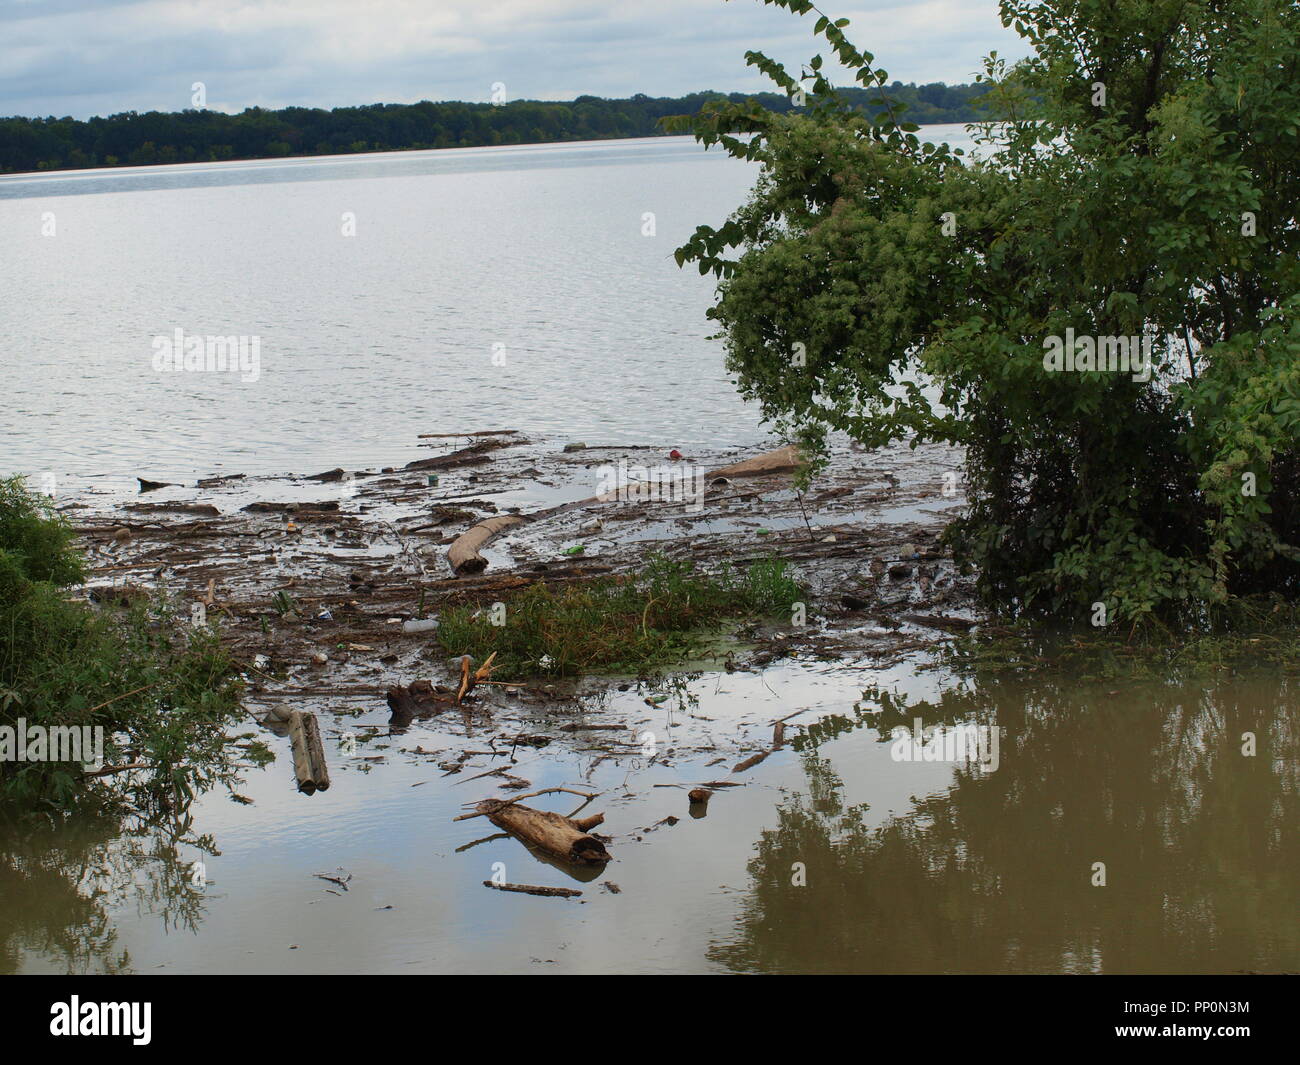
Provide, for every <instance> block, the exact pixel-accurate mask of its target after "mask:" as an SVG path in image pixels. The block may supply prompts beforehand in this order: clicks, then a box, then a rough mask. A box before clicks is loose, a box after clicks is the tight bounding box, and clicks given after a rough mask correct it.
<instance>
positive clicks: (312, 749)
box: [289, 710, 330, 795]
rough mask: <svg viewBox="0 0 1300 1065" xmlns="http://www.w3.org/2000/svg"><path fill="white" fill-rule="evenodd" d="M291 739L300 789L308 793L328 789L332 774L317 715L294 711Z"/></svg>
mask: <svg viewBox="0 0 1300 1065" xmlns="http://www.w3.org/2000/svg"><path fill="white" fill-rule="evenodd" d="M289 739H290V741H291V742H292V743H293V772H294V775H295V776H296V777H297V778H298V790H299V791H302V792H306V793H307V794H308V795H310V794H312V793H313V792H316V791H328V790H329V786H330V774H329V769H328V768H327V767H326V765H325V747H324V745H323V744H322V743H321V738H320V726H318V725H317V724H316V715H315V714H311V713H304V712H303V711H302V710H295V711H293V712H292V713H291V714H290V715H289Z"/></svg>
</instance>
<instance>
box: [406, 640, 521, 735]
mask: <svg viewBox="0 0 1300 1065" xmlns="http://www.w3.org/2000/svg"><path fill="white" fill-rule="evenodd" d="M496 656H497V653H496V652H495V651H493V652H492V653H491V654H490V655H488V656H487V660H486V661H484V663H483V664H482V665H481V666H479V667H478V669H475V670H472V671H471V669H470V657H469V655H461V658H460V684H459V686H458V688H457V689H456V690H455V691H452V690H451V689H450V688H444V687H443V686H442V685H441V684H433V683H432V682H430V681H427V680H416V681H412V682H411V683H410V684H408V685H406V686H403V685H401V684H397V685H394V686H393V687H391V688H389V689H388V691H387V692H386V693H385V696H386V698H387V700H388V709H389V710H391V711H392V713H393V716H392V717H391V718H389V721H388V724H389V725H390V726H393V727H395V728H406V726H407V725H409V724H410V723H411V722H412V721H414V720H415V719H416V718H417V717H430V716H432V715H433V714H440V713H442V711H444V710H448V709H450V708H451V707H453V706H459V705H460V703H461V700H462V699H464V698H465V696H466V695H468V694H469V693H470V692H472V691H473V690H474V689H475V688H477V687H478V686H479V685H480V684H485V683H487V681H488V679H489V678H490V677H491V676H492V660H493V659H494V658H496Z"/></svg>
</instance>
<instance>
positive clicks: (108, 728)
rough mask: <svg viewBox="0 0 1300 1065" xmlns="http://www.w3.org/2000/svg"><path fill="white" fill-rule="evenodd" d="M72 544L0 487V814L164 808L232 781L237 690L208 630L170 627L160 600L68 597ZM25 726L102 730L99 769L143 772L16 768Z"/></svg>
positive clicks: (53, 520)
mask: <svg viewBox="0 0 1300 1065" xmlns="http://www.w3.org/2000/svg"><path fill="white" fill-rule="evenodd" d="M74 540H75V534H74V532H73V531H72V529H71V528H70V527H69V526H68V524H67V523H66V521H64V520H63V519H62V518H61V517H59V516H58V515H56V514H55V513H54V511H53V508H52V507H51V505H50V503H49V501H48V500H45V499H44V498H41V497H36V496H34V495H32V494H31V493H29V492H28V491H27V489H26V488H25V486H24V485H23V482H22V480H21V479H20V478H16V477H15V478H10V479H7V480H0V812H3V813H5V814H14V813H22V812H32V811H47V812H54V811H67V810H71V809H74V808H80V807H84V806H86V805H89V804H104V803H108V804H110V805H112V804H122V805H129V806H131V807H134V808H145V807H154V808H157V807H166V806H174V805H177V804H181V803H184V802H185V801H187V800H188V799H189V798H192V797H193V795H194V794H196V793H197V792H198V791H200V790H202V789H204V788H205V787H208V786H210V785H211V784H212V783H214V782H216V781H217V780H222V779H224V780H227V781H228V780H232V779H233V778H234V775H235V765H234V762H233V759H231V758H229V757H228V756H227V735H226V727H227V725H228V724H229V722H230V721H231V720H232V719H233V716H234V714H235V712H236V711H237V709H238V684H237V682H236V680H235V677H234V669H233V665H232V663H231V661H230V660H229V658H228V657H227V656H226V654H225V653H224V651H223V650H222V649H221V646H220V643H219V636H218V634H217V633H216V632H215V631H214V630H211V629H206V628H192V627H189V626H186V625H182V624H180V623H178V621H177V620H176V619H175V618H174V617H173V616H172V613H171V611H170V608H169V606H168V604H167V603H166V601H165V600H163V599H157V600H155V601H153V602H138V603H136V604H135V605H134V606H133V607H132V608H131V609H130V610H127V611H113V610H107V609H106V610H100V609H97V608H95V607H93V606H91V605H90V604H88V603H85V602H82V601H79V600H76V599H73V598H70V596H69V591H70V589H71V588H72V587H74V586H75V585H78V584H80V583H81V582H82V581H83V580H84V578H85V563H84V560H83V559H82V557H81V556H80V554H79V553H78V552H77V550H76V548H75V545H74ZM34 727H39V728H41V729H44V730H50V729H55V728H59V729H69V728H71V729H82V728H87V727H88V728H90V729H92V730H93V729H95V728H102V729H103V759H104V762H105V763H106V764H107V765H110V766H116V765H122V764H140V765H143V766H146V767H147V769H146V770H144V771H141V772H132V773H126V774H120V775H117V774H114V775H109V776H103V777H92V776H88V775H87V773H86V772H85V769H84V767H83V765H82V764H81V763H78V762H76V761H68V760H63V761H53V760H50V761H47V760H37V761H33V760H29V759H26V758H24V759H21V760H20V759H18V758H17V757H16V753H17V752H16V737H17V733H18V730H19V729H20V728H22V729H25V730H31V729H33V728H34ZM29 734H30V733H29Z"/></svg>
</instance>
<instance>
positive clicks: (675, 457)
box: [668, 448, 682, 462]
mask: <svg viewBox="0 0 1300 1065" xmlns="http://www.w3.org/2000/svg"><path fill="white" fill-rule="evenodd" d="M668 457H669V458H670V459H672V460H673V461H674V462H676V461H677V460H678V459H680V458H681V457H682V453H681V452H680V451H678V450H677V449H676V448H673V449H672V450H671V451H670V452H668Z"/></svg>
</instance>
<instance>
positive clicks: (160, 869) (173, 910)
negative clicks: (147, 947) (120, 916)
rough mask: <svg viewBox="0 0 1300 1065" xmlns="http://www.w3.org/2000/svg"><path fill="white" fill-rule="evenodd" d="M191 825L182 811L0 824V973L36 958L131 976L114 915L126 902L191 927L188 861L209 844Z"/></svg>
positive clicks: (199, 902)
mask: <svg viewBox="0 0 1300 1065" xmlns="http://www.w3.org/2000/svg"><path fill="white" fill-rule="evenodd" d="M189 829H190V822H189V816H188V811H187V810H186V809H182V810H179V811H173V812H171V813H169V814H165V815H159V816H157V817H154V818H148V819H146V818H143V817H140V816H138V815H128V816H111V815H107V814H105V815H83V816H79V817H77V818H75V819H68V820H67V821H64V822H62V823H60V824H57V825H51V824H48V823H44V824H41V825H39V826H36V827H34V826H32V825H30V824H22V825H11V826H0V901H2V902H3V905H0V973H6V974H8V973H14V972H17V971H18V970H19V969H20V968H27V967H29V966H30V962H31V960H32V959H34V958H39V959H44V961H45V963H46V965H49V966H51V967H54V968H57V969H59V970H60V971H63V972H67V973H122V972H130V971H131V970H132V964H131V958H130V955H129V952H128V951H126V950H125V949H123V948H122V947H121V946H120V944H119V942H118V935H117V931H116V929H115V928H114V924H113V917H112V915H113V913H114V912H116V911H120V910H121V909H122V908H123V907H129V906H131V905H134V906H135V908H136V910H137V912H138V913H141V914H149V915H152V916H153V917H154V918H156V919H157V920H159V921H161V922H162V923H163V925H164V927H165V928H166V929H167V930H168V931H171V930H175V929H184V930H186V931H191V932H192V931H196V930H197V928H198V925H199V923H200V921H201V920H202V917H203V913H204V895H203V889H202V886H200V885H197V884H196V883H195V882H194V881H195V873H194V862H195V861H200V860H201V859H202V856H203V855H204V854H214V853H216V849H215V845H214V842H213V840H212V839H211V838H210V837H206V836H197V837H196V836H193V835H191V834H190V831H189ZM25 959H26V962H25Z"/></svg>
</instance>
